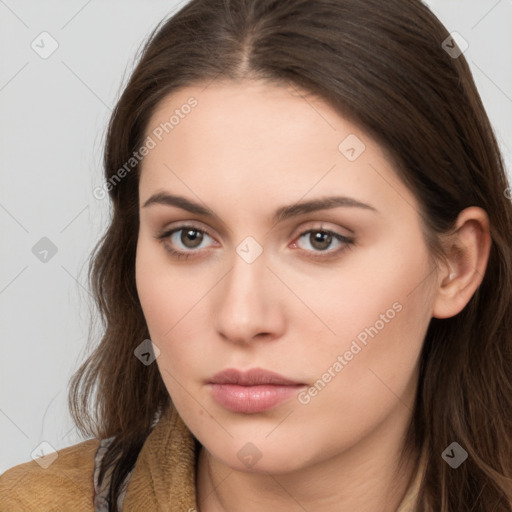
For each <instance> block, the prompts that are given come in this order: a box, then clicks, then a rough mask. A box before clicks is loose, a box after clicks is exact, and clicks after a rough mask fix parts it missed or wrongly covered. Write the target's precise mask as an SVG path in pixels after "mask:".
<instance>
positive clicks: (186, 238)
mask: <svg viewBox="0 0 512 512" xmlns="http://www.w3.org/2000/svg"><path fill="white" fill-rule="evenodd" d="M180 231H181V236H180V241H181V243H182V244H183V245H184V246H185V247H188V248H189V249H195V248H196V247H197V246H199V245H201V242H202V241H203V233H202V232H201V231H199V230H198V229H181V230H180Z"/></svg>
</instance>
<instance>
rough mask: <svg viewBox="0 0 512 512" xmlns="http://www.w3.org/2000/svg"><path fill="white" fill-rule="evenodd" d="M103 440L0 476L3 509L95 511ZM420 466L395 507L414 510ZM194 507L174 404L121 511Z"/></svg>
mask: <svg viewBox="0 0 512 512" xmlns="http://www.w3.org/2000/svg"><path fill="white" fill-rule="evenodd" d="M98 447H99V440H97V439H90V440H88V441H83V442H81V443H78V444H75V445H73V446H70V447H68V448H64V449H62V450H59V451H58V452H57V454H58V457H57V459H56V460H55V461H54V462H53V463H52V464H51V465H50V466H48V467H47V468H46V469H43V468H42V467H41V466H40V465H39V464H38V463H37V462H35V461H31V462H26V463H24V464H20V465H18V466H15V467H13V468H11V469H9V470H8V471H6V472H5V473H3V474H2V475H1V476H0V512H36V511H41V512H43V511H44V512H70V511H73V512H82V511H83V512H95V505H94V497H95V487H94V481H93V472H94V458H95V454H96V451H97V449H98ZM423 466H424V461H423V459H422V461H421V464H420V468H419V469H418V472H417V474H416V476H415V478H414V479H413V482H412V484H411V486H410V487H409V489H408V490H407V493H406V496H405V498H404V500H403V501H402V503H401V505H400V507H399V508H398V509H397V512H416V510H415V507H414V503H415V500H416V495H417V492H418V488H419V484H420V480H421V477H422V474H423V471H424V468H423ZM144 510H150V511H166V512H196V511H198V510H199V508H198V506H197V503H196V498H195V441H194V438H193V437H192V434H191V433H190V431H189V430H188V428H187V427H186V426H185V424H184V423H183V421H182V419H181V417H180V416H179V415H178V413H177V412H176V410H175V409H174V408H170V409H169V410H168V411H167V412H166V413H165V414H164V416H162V419H161V420H160V421H159V422H158V423H157V425H156V426H155V428H154V429H153V431H152V432H151V434H150V435H149V436H148V438H147V439H146V442H145V443H144V445H143V447H142V450H141V452H140V455H139V457H138V459H137V462H136V464H135V468H134V470H133V473H132V475H131V478H130V480H129V482H128V487H127V490H126V496H125V498H124V503H123V512H140V511H144Z"/></svg>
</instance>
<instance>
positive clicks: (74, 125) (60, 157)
mask: <svg viewBox="0 0 512 512" xmlns="http://www.w3.org/2000/svg"><path fill="white" fill-rule="evenodd" d="M183 3H184V2H177V1H176V0H175V1H163V0H151V1H142V0H138V1H135V0H130V1H127V0H122V1H121V0H110V1H106V0H103V1H100V0H89V1H85V0H72V1H67V2H58V1H50V0H46V1H36V0H30V1H28V0H18V1H16V2H15V1H14V0H0V39H1V40H0V55H1V60H0V63H1V65H0V112H1V123H0V155H1V159H0V165H1V167H0V170H1V172H0V233H1V244H0V256H1V259H0V261H1V265H0V315H1V317H0V347H1V352H0V354H1V357H0V473H1V472H3V471H4V470H6V469H7V468H9V467H11V466H13V465H15V464H19V463H21V462H25V461H28V460H30V459H31V454H32V453H34V450H36V449H37V450H38V451H37V453H41V449H40V448H38V446H39V445H40V443H42V442H46V443H49V445H51V446H52V447H53V448H54V449H61V448H64V447H66V446H69V445H72V444H75V443H77V442H80V441H81V440H82V439H81V438H80V437H79V436H78V434H77V431H76V429H75V428H74V427H73V423H72V421H71V418H70V416H69V413H68V411H67V404H66V395H67V386H68V381H69V378H70V376H71V375H72V373H73V372H74V371H75V370H76V369H77V368H78V365H79V363H80V362H81V361H82V360H83V358H84V357H85V355H86V340H87V330H88V326H89V323H88V322H89V320H88V318H89V313H90V305H89V304H90V302H91V297H90V295H89V292H88V290H87V281H86V271H87V259H88V256H89V253H90V251H91V249H92V247H93V245H94V244H95V242H96V241H97V239H98V237H99V236H100V233H101V232H102V231H103V228H104V227H105V226H106V224H107V220H108V214H109V209H108V203H107V201H108V199H103V200H98V199H96V198H95V197H94V196H93V189H94V188H95V187H97V186H100V185H101V184H102V183H103V181H102V169H101V150H102V145H103V141H104V134H105V129H106V124H107V120H108V117H109V115H110V113H111V109H112V107H113V105H114V103H115V100H116V98H117V97H118V95H119V93H120V90H121V86H122V84H124V83H125V80H126V78H127V76H128V73H129V71H131V69H132V66H133V63H134V58H135V55H136V52H137V50H138V48H139V46H140V44H141V43H142V41H143V40H145V38H146V37H147V35H148V34H149V32H150V30H151V29H152V28H153V27H154V26H155V25H156V24H157V23H158V21H159V20H160V19H162V18H164V17H166V16H167V15H168V14H170V13H171V12H173V11H174V10H175V9H176V7H178V8H179V6H181V5H182V4H183ZM427 3H428V4H429V5H430V6H431V8H432V9H433V10H434V12H435V13H436V14H437V15H438V17H439V18H440V19H441V21H443V23H444V24H445V25H446V26H447V28H448V30H449V31H450V32H452V31H457V32H459V33H460V34H461V35H462V36H463V37H464V39H465V40H466V41H467V42H468V43H469V48H468V49H467V50H466V52H465V56H466V58H467V59H468V61H469V63H470V66H471V68H472V71H473V75H474V77H475V80H476V83H477V86H478V88H479V91H480V93H481V96H482V99H483V102H484V104H485V106H486V108H487V111H488V114H489V116H490V118H491V122H492V123H493V125H494V127H495V130H496V133H497V135H498V138H499V141H500V144H501V146H502V149H503V152H504V155H505V158H506V163H507V167H508V169H509V172H510V169H512V153H511V149H510V148H512V32H511V31H510V27H511V26H512V0H500V1H497V0H474V1H468V0H431V1H429V2H427ZM43 31H46V32H48V33H49V34H50V35H51V37H52V38H53V39H55V40H56V41H57V43H58V45H59V46H58V48H57V50H56V51H55V52H54V53H53V54H52V55H51V56H50V57H48V58H47V59H43V58H41V57H40V56H39V55H38V53H36V51H34V50H33V49H32V47H31V43H32V41H34V40H36V43H37V42H38V41H40V38H39V37H38V36H39V35H40V34H41V32H43ZM440 43H441V42H440ZM39 44H40V46H41V43H39ZM45 48H46V49H48V48H49V40H48V39H47V40H46V43H45ZM40 51H43V49H42V48H41V50H40ZM43 237H47V238H49V239H50V240H51V241H52V242H53V244H55V246H56V247H57V253H56V254H55V255H54V256H53V257H51V258H50V257H49V256H48V261H47V262H45V263H44V262H42V261H40V260H39V259H38V258H37V257H36V256H35V255H34V254H33V252H32V247H33V246H34V245H35V244H36V243H37V242H38V241H39V240H40V239H41V238H43ZM44 446H47V445H44ZM45 450H46V451H45ZM47 451H48V448H47V447H46V448H45V449H43V453H47Z"/></svg>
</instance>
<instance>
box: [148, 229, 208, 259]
mask: <svg viewBox="0 0 512 512" xmlns="http://www.w3.org/2000/svg"><path fill="white" fill-rule="evenodd" d="M156 238H157V239H159V240H161V241H162V243H163V245H164V248H165V249H166V250H167V251H168V252H169V253H171V254H172V255H173V256H176V257H177V258H188V257H190V256H191V255H192V253H195V252H198V251H196V249H204V248H205V247H206V246H207V245H208V244H206V243H203V242H207V241H208V239H210V240H213V238H212V237H211V236H210V235H209V234H208V233H207V232H206V231H204V230H203V229H199V228H197V227H195V226H185V225H184V226H179V227H178V228H174V229H171V230H168V231H164V232H163V233H161V234H159V235H158V236H157V237H156ZM168 242H170V243H168Z"/></svg>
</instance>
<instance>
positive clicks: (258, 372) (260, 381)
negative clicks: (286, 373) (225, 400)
mask: <svg viewBox="0 0 512 512" xmlns="http://www.w3.org/2000/svg"><path fill="white" fill-rule="evenodd" d="M209 383H210V384H238V385H239V386H258V385H264V384H271V385H275V386H297V385H299V384H303V383H301V382H297V381H293V380H290V379H287V378H286V377H283V376H282V375H279V374H278V373H275V372H271V371H269V370H264V369H262V368H252V369H250V370H247V371H242V370H237V369H235V368H227V369H226V370H222V371H221V372H219V373H216V374H215V375H214V376H213V377H212V378H211V379H210V380H209Z"/></svg>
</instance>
